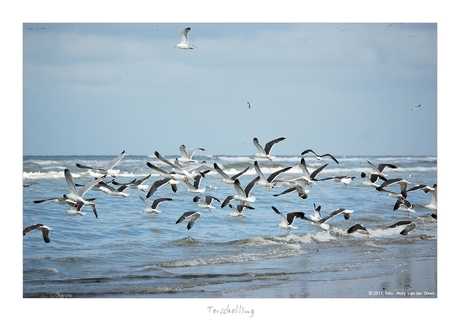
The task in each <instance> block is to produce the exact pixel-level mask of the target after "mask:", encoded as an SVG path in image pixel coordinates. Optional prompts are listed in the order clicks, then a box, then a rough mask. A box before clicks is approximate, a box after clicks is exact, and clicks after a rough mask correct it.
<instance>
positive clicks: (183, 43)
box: [174, 28, 196, 49]
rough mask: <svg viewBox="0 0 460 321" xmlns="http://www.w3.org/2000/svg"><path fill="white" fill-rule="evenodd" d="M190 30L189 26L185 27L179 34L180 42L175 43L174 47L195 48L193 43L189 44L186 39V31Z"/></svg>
mask: <svg viewBox="0 0 460 321" xmlns="http://www.w3.org/2000/svg"><path fill="white" fill-rule="evenodd" d="M189 31H190V28H185V29H184V30H183V31H182V32H181V34H180V43H178V44H177V45H175V46H174V47H177V48H179V49H194V48H196V47H195V46H194V45H191V44H190V43H189V41H188V33H189Z"/></svg>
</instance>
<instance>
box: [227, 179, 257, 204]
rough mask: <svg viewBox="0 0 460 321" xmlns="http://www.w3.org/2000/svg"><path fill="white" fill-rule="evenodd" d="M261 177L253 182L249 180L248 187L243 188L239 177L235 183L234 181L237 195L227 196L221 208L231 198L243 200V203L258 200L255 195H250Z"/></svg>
mask: <svg viewBox="0 0 460 321" xmlns="http://www.w3.org/2000/svg"><path fill="white" fill-rule="evenodd" d="M259 179H260V177H259V176H257V177H256V178H254V179H253V180H252V181H251V182H249V184H248V185H246V188H245V189H244V190H243V188H242V187H241V183H240V181H239V180H238V179H237V180H236V181H235V183H233V187H234V188H235V190H236V192H237V193H238V194H237V195H233V196H227V198H225V200H224V202H223V203H222V205H221V206H220V207H221V208H223V207H225V206H226V205H227V204H228V203H229V202H230V201H231V200H237V201H240V202H243V204H246V203H250V202H254V201H255V200H256V197H255V196H250V194H251V191H252V189H253V188H254V185H255V183H256V182H257V181H258V180H259Z"/></svg>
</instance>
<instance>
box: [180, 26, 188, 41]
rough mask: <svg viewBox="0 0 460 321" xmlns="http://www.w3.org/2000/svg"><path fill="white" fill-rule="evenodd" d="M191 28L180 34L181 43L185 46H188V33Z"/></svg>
mask: <svg viewBox="0 0 460 321" xmlns="http://www.w3.org/2000/svg"><path fill="white" fill-rule="evenodd" d="M189 31H190V28H185V29H184V30H183V31H182V32H181V34H180V42H181V43H182V44H184V45H188V33H189Z"/></svg>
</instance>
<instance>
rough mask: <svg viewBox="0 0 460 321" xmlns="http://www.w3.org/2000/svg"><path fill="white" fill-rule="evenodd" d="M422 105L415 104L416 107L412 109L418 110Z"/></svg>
mask: <svg viewBox="0 0 460 321" xmlns="http://www.w3.org/2000/svg"><path fill="white" fill-rule="evenodd" d="M420 107H422V105H418V106H415V107H414V108H412V110H417V109H419V108H420Z"/></svg>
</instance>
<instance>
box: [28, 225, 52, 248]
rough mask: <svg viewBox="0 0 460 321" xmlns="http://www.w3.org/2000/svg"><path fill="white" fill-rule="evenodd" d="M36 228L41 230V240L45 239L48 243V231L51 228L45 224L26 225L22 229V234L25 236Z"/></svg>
mask: <svg viewBox="0 0 460 321" xmlns="http://www.w3.org/2000/svg"><path fill="white" fill-rule="evenodd" d="M37 229H38V230H41V231H42V235H43V240H44V241H45V243H49V242H50V238H49V231H50V230H52V228H51V227H48V226H46V225H43V224H34V225H30V226H27V227H26V228H25V229H24V230H23V231H22V235H23V236H25V235H26V234H27V233H29V232H30V231H33V230H37Z"/></svg>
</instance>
